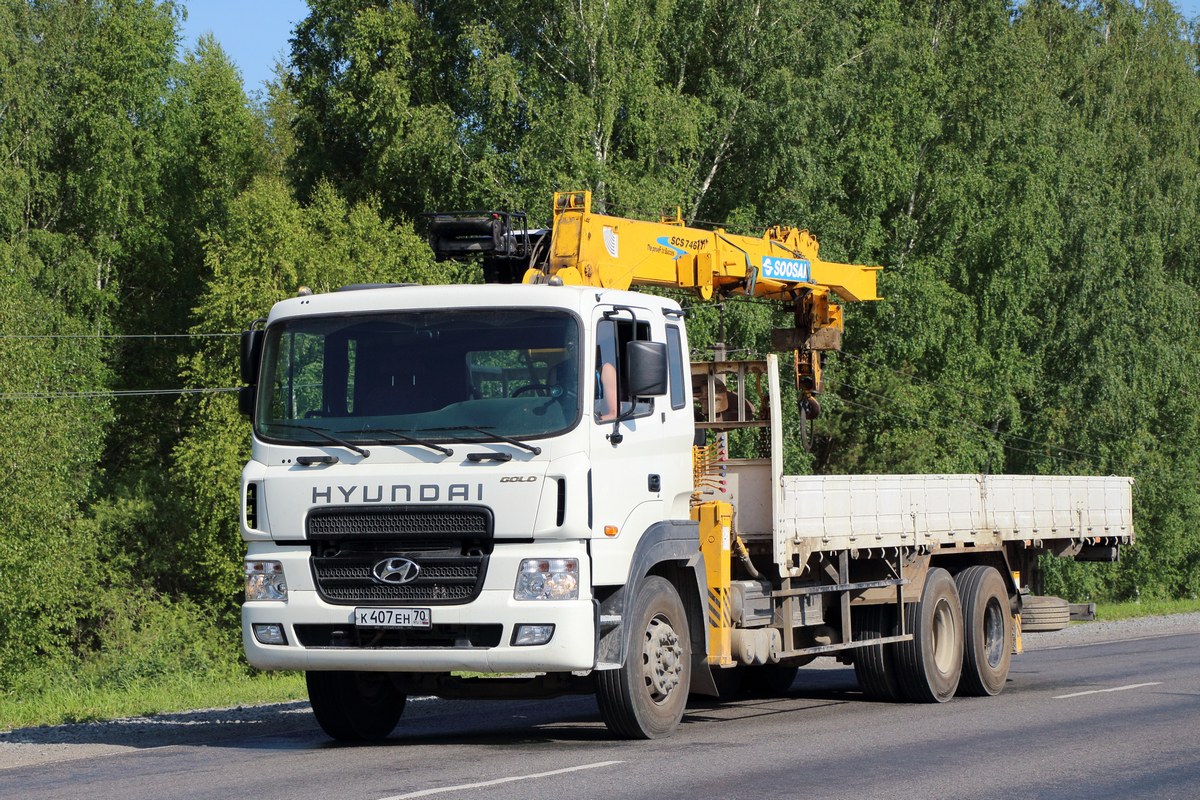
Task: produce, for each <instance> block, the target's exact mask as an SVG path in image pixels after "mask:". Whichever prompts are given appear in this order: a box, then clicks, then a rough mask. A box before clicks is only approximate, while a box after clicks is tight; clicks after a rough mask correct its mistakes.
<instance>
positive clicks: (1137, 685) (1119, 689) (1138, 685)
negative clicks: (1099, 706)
mask: <svg viewBox="0 0 1200 800" xmlns="http://www.w3.org/2000/svg"><path fill="white" fill-rule="evenodd" d="M1161 685H1162V681H1154V682H1153V683H1131V684H1129V685H1128V686H1114V687H1113V688H1111V689H1092V690H1091V691H1089V692H1075V693H1074V694H1060V695H1058V696H1057V697H1055V698H1054V699H1055V700H1066V699H1067V698H1068V697H1083V696H1084V695H1085V694H1103V693H1104V692H1123V691H1125V690H1126V689H1141V688H1142V687H1143V686H1161Z"/></svg>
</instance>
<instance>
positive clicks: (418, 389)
mask: <svg viewBox="0 0 1200 800" xmlns="http://www.w3.org/2000/svg"><path fill="white" fill-rule="evenodd" d="M435 222H439V223H440V225H435V226H434V227H435V232H440V233H439V235H443V236H445V237H448V239H447V242H448V244H446V245H445V247H444V248H443V251H445V250H449V251H450V252H453V251H454V250H455V248H458V249H459V250H460V251H463V252H466V251H473V250H475V249H478V248H479V247H480V242H483V245H482V247H483V250H484V252H485V253H491V254H492V255H493V257H494V256H495V255H496V253H497V252H499V253H500V257H502V258H504V259H510V258H514V257H516V258H520V257H521V256H522V253H524V258H525V261H524V262H522V265H521V266H523V267H524V269H525V271H524V272H522V271H521V268H520V267H518V268H513V266H512V265H511V264H509V263H502V264H501V266H500V267H499V268H497V267H496V264H495V263H494V262H493V263H492V264H491V265H490V266H489V267H488V269H487V270H486V271H487V272H488V273H489V274H490V275H493V276H494V275H496V274H504V273H505V272H506V271H507V272H508V274H509V276H510V278H512V279H513V280H517V279H519V280H521V282H520V283H510V284H508V285H503V284H483V285H469V286H372V287H347V289H346V290H342V291H336V292H330V293H327V294H316V295H313V294H308V293H305V294H302V295H301V296H297V297H294V298H292V299H289V300H285V301H282V302H280V303H278V304H276V305H275V307H274V308H273V309H272V310H271V312H270V315H269V316H268V317H267V318H266V319H265V321H264V324H256V325H254V326H252V327H251V329H250V330H249V331H247V333H246V334H245V335H244V336H243V340H242V376H243V379H244V381H245V383H246V384H247V386H246V388H245V389H244V390H243V392H242V395H241V406H242V410H243V412H245V413H246V414H248V415H249V416H250V418H251V420H252V422H253V446H252V456H251V460H250V462H249V463H248V464H247V465H246V467H245V469H244V471H243V475H242V496H243V503H242V507H243V512H242V535H243V538H244V539H245V541H246V545H247V553H246V557H245V575H246V599H245V603H244V605H243V639H244V644H245V650H246V654H247V658H248V660H249V662H250V663H251V664H252V665H254V666H256V667H259V668H262V669H282V670H303V671H304V672H305V673H306V676H307V683H308V689H309V695H310V699H311V701H312V706H313V710H314V712H315V714H316V717H317V720H318V722H319V723H320V725H321V726H322V728H323V729H324V730H325V731H326V732H327V733H328V734H329V735H330V736H332V737H334V738H337V739H342V740H361V739H376V738H380V737H384V736H387V735H388V734H389V733H390V732H391V731H392V730H393V729H394V728H395V726H396V724H397V723H398V721H399V719H400V717H401V714H402V712H403V709H404V704H405V700H406V698H407V697H408V696H409V695H412V694H433V695H440V696H480V697H514V696H519V697H531V696H554V695H558V694H564V693H577V692H592V693H595V695H596V697H597V699H598V702H599V707H600V710H601V715H602V717H603V719H604V722H605V723H606V725H607V726H608V728H609V730H610V731H611V732H612V733H613V734H614V735H616V736H618V737H622V738H653V737H659V736H666V735H668V734H669V733H670V732H671V731H672V730H673V729H674V728H675V727H676V725H677V724H678V722H679V720H680V718H681V716H682V714H683V712H684V709H685V706H686V703H687V698H688V695H689V693H697V694H706V695H710V696H718V697H721V696H726V695H728V694H729V693H731V692H733V691H734V690H735V689H736V687H737V685H738V684H741V685H743V686H750V687H753V688H755V689H757V690H770V689H772V688H773V689H776V690H778V689H782V688H786V686H788V685H790V684H791V682H792V680H793V679H794V678H795V676H796V670H797V668H798V667H800V666H802V665H803V664H806V663H808V662H809V661H811V660H812V659H813V658H816V657H820V656H828V657H835V658H839V659H841V660H842V661H844V662H846V663H853V665H854V668H855V671H856V674H857V676H858V679H859V682H860V685H861V687H862V689H863V691H864V693H865V694H866V695H867V696H869V697H873V698H878V699H889V700H905V701H912V702H944V701H947V700H949V699H950V698H952V697H953V696H954V695H955V694H973V695H994V694H998V693H999V692H1000V690H1001V689H1002V688H1003V686H1004V682H1005V679H1006V677H1007V674H1008V668H1009V664H1010V660H1011V657H1012V655H1013V653H1014V651H1015V650H1019V646H1020V632H1021V620H1022V612H1023V611H1025V615H1026V617H1027V618H1029V617H1031V616H1032V617H1033V619H1027V624H1026V625H1025V628H1026V630H1029V629H1030V628H1038V627H1046V626H1051V627H1053V626H1055V625H1065V624H1066V617H1065V614H1066V613H1067V611H1066V606H1065V603H1061V602H1059V601H1054V600H1047V599H1045V598H1041V597H1038V596H1036V595H1031V594H1030V593H1029V586H1030V584H1034V585H1036V582H1037V574H1038V573H1037V564H1038V557H1039V556H1041V555H1043V554H1045V553H1053V554H1056V555H1061V556H1069V557H1075V558H1080V559H1091V560H1106V561H1107V560H1115V559H1116V558H1117V555H1118V552H1119V548H1120V546H1121V545H1124V544H1128V543H1130V542H1131V541H1132V539H1133V527H1132V510H1131V496H1130V495H1131V481H1130V480H1129V479H1125V478H1076V477H1062V478H1056V477H1031V476H984V475H920V476H825V477H816V476H786V475H785V474H784V473H783V456H782V438H783V437H782V436H781V431H782V430H783V426H784V425H785V424H794V423H786V422H785V421H784V414H783V407H782V400H783V398H784V396H785V394H787V392H785V391H784V390H783V389H782V388H781V385H780V377H779V369H778V359H777V357H776V356H773V355H771V356H767V357H765V358H762V359H754V360H745V361H731V360H726V359H725V358H724V357H723V356H722V354H720V353H718V355H717V357H716V358H714V359H713V360H709V361H704V362H699V363H696V364H692V363H691V362H690V360H689V347H688V338H687V330H686V326H685V321H684V314H683V312H682V310H681V308H680V306H679V304H678V303H677V302H675V301H674V300H671V299H666V298H664V297H660V296H656V295H653V294H649V293H643V292H634V291H628V290H627V289H626V288H625V287H627V286H628V285H630V284H631V283H639V284H645V283H649V284H659V285H677V286H687V287H690V288H693V289H695V290H696V291H697V293H698V294H700V295H701V296H710V295H712V294H713V293H717V294H722V293H730V292H733V291H741V292H744V293H746V294H753V295H758V296H766V297H785V296H786V297H788V298H790V300H789V301H791V302H794V303H795V308H796V321H797V325H796V328H795V329H788V330H787V331H783V332H781V333H780V334H779V335H778V337H777V338H778V340H779V341H780V343H781V344H783V345H786V346H788V347H792V348H794V350H795V356H794V358H792V361H793V364H794V366H795V368H796V377H795V397H796V408H797V411H798V413H799V416H800V418H801V421H802V422H803V421H805V420H806V419H809V418H811V417H812V416H815V414H816V413H818V412H819V405H818V404H817V402H816V400H815V395H816V392H817V391H818V390H819V388H820V354H821V352H822V351H824V350H829V349H836V347H837V346H838V345H839V344H840V331H841V309H840V308H839V307H837V306H835V305H832V304H830V303H829V302H828V299H829V298H828V294H829V293H833V294H835V295H837V296H840V297H842V299H844V300H859V299H872V297H873V296H874V272H873V271H869V270H870V268H858V267H853V266H852V265H830V264H826V263H825V262H822V261H820V260H819V258H818V257H817V254H816V251H815V240H812V249H811V250H805V249H803V248H801V247H798V246H797V245H796V241H795V238H794V237H795V233H796V232H794V231H790V230H787V231H782V232H781V231H780V230H779V229H773V231H770V232H768V234H767V235H766V236H764V237H763V239H761V240H760V239H751V240H749V241H739V240H738V237H733V236H730V235H728V234H725V233H724V232H707V231H693V230H691V229H686V228H683V227H682V226H680V225H679V223H678V222H677V221H675V222H671V221H668V222H660V223H637V222H635V221H631V220H620V219H617V218H612V217H605V216H603V215H596V214H592V213H591V209H590V198H588V197H587V196H586V194H577V195H567V196H561V197H560V198H558V199H556V222H555V226H554V230H553V231H552V232H549V233H547V234H546V235H545V238H546V240H547V241H546V243H545V244H546V246H544V247H540V248H539V247H537V246H534V247H531V248H527V247H518V248H516V250H515V251H514V248H513V247H512V241H511V239H512V235H513V234H512V231H511V230H510V229H509V228H508V227H507V225H508V218H507V217H505V216H503V215H499V214H493V215H459V216H453V217H447V218H446V219H443V220H440V221H435ZM639 225H644V226H646V227H645V228H644V229H640V228H638V226H639ZM664 230H665V231H666V233H663V231H664ZM593 234H594V235H593ZM701 234H705V235H708V236H709V237H710V238H709V239H704V238H703V237H702V236H701ZM521 235H522V236H524V235H525V234H524V232H523V231H522V232H521ZM789 235H790V236H792V237H793V238H792V239H788V238H786V237H787V236H789ZM777 242H782V243H783V244H776V243H777ZM755 243H757V244H755ZM444 244H445V243H444ZM730 247H732V248H736V250H737V251H738V254H737V255H736V257H733V256H729V255H728V254H727V253H725V252H724V251H723V250H722V248H725V249H728V248H730ZM780 247H786V248H787V254H786V255H785V256H774V255H769V254H767V253H768V251H776V250H778V248H780ZM706 248H707V249H706ZM756 248H757V249H756ZM443 251H440V252H443ZM539 251H540V252H541V254H542V256H543V258H544V260H541V261H539V259H538V252H539ZM556 259H557V261H556ZM631 259H636V265H637V268H636V269H635V268H633V267H630V268H628V269H626V266H627V265H629V264H630V262H631ZM739 261H740V262H741V263H740V266H739V264H738V263H736V262H739ZM776 262H788V263H785V264H782V265H780V264H778V263H776ZM840 267H846V268H847V269H853V270H857V272H856V273H855V274H854V275H852V276H849V277H847V275H846V274H845V270H841V271H839V270H838V269H836V268H840ZM647 269H650V270H651V271H649V272H647ZM739 270H740V271H739ZM617 271H621V272H622V274H623V276H624V277H623V279H622V280H612V279H611V277H610V276H612V275H613V274H615V273H616V272H617ZM747 271H749V272H747ZM785 272H786V274H785ZM864 275H867V276H869V278H870V286H869V287H866V284H865V283H864V282H863V281H865V280H866V279H865V278H863V276H864ZM855 281H859V282H858V283H855ZM781 349H783V348H782V347H781ZM731 436H732V437H733V438H734V439H735V440H736V441H735V442H734V443H732V444H731V442H730V437H731ZM1060 615H1061V618H1060ZM1029 622H1033V623H1034V624H1032V625H1030V624H1028V623H1029Z"/></svg>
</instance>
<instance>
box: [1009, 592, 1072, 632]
mask: <svg viewBox="0 0 1200 800" xmlns="http://www.w3.org/2000/svg"><path fill="white" fill-rule="evenodd" d="M1070 624H1071V604H1070V603H1068V602H1067V601H1066V600H1063V599H1062V598H1061V597H1050V596H1048V595H1036V594H1027V595H1025V596H1024V597H1022V598H1021V633H1048V632H1050V631H1061V630H1062V629H1063V628H1065V627H1067V626H1068V625H1070Z"/></svg>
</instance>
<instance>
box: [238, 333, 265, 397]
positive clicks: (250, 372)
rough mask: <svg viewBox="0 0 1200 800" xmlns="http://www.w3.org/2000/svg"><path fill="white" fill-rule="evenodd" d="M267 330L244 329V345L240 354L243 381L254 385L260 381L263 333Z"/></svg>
mask: <svg viewBox="0 0 1200 800" xmlns="http://www.w3.org/2000/svg"><path fill="white" fill-rule="evenodd" d="M264 333H265V331H263V330H261V329H259V330H248V331H242V346H241V348H240V349H239V352H238V356H239V359H240V366H241V370H242V383H244V384H246V385H247V386H253V385H254V384H256V383H258V367H259V364H260V362H261V361H262V351H263V335H264Z"/></svg>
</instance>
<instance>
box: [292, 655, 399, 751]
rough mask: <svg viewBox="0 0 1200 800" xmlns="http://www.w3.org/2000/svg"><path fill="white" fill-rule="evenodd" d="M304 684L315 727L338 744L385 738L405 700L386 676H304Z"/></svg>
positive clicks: (328, 673) (349, 673) (392, 727)
mask: <svg viewBox="0 0 1200 800" xmlns="http://www.w3.org/2000/svg"><path fill="white" fill-rule="evenodd" d="M304 680H305V683H307V684H308V700H309V702H310V703H311V704H312V710H313V715H314V716H316V718H317V724H319V725H320V726H321V730H323V731H325V733H326V734H327V735H329V736H330V737H331V738H333V739H337V740H338V741H340V742H362V741H371V740H374V739H383V738H386V737H387V735H388V734H390V733H391V732H392V731H393V730H395V728H396V723H397V722H399V721H400V715H401V714H403V713H404V703H405V701H406V700H407V699H408V698H407V696H406V695H404V694H403V693H402V692H400V690H399V689H397V688H396V685H395V684H394V683H393V682H392V676H391V675H389V674H388V673H386V672H306V673H304Z"/></svg>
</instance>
